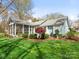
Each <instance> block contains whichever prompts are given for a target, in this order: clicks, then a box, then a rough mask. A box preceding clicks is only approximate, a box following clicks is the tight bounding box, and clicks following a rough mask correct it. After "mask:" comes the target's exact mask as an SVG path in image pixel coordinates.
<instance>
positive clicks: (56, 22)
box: [11, 17, 67, 26]
mask: <svg viewBox="0 0 79 59" xmlns="http://www.w3.org/2000/svg"><path fill="white" fill-rule="evenodd" d="M11 20H12V21H13V22H14V23H16V24H22V25H23V24H24V25H30V26H52V25H62V24H63V23H64V20H67V17H62V18H58V19H51V20H41V21H38V22H28V21H24V20H20V19H16V18H14V17H11Z"/></svg>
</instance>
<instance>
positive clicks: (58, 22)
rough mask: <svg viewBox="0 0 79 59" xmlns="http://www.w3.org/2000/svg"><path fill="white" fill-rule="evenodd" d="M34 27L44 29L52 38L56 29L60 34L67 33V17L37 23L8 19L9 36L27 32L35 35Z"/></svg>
mask: <svg viewBox="0 0 79 59" xmlns="http://www.w3.org/2000/svg"><path fill="white" fill-rule="evenodd" d="M36 27H44V28H45V29H46V33H47V34H49V35H50V36H52V35H53V34H55V30H56V29H58V30H59V32H60V34H63V35H64V34H66V33H67V32H68V31H69V23H68V17H66V16H65V17H62V18H58V19H49V20H40V21H37V22H32V21H31V20H29V21H23V20H19V19H15V18H14V17H13V18H12V17H10V18H9V34H10V35H12V36H17V35H18V34H21V33H25V32H28V33H29V35H30V34H34V33H35V28H36Z"/></svg>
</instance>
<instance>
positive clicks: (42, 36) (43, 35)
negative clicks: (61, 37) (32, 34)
mask: <svg viewBox="0 0 79 59" xmlns="http://www.w3.org/2000/svg"><path fill="white" fill-rule="evenodd" d="M48 38H49V35H48V34H45V33H43V34H42V35H41V39H48Z"/></svg>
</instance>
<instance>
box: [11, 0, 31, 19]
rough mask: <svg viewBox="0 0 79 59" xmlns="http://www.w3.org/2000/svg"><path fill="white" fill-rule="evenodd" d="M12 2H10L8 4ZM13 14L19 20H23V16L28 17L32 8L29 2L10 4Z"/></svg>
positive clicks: (25, 0)
mask: <svg viewBox="0 0 79 59" xmlns="http://www.w3.org/2000/svg"><path fill="white" fill-rule="evenodd" d="M11 1H13V0H10V2H11ZM12 7H13V9H14V12H15V13H16V14H17V15H18V17H19V18H20V19H21V20H24V19H25V15H29V13H30V12H29V11H30V10H31V8H32V1H31V0H15V1H14V3H13V4H12ZM12 7H11V8H12Z"/></svg>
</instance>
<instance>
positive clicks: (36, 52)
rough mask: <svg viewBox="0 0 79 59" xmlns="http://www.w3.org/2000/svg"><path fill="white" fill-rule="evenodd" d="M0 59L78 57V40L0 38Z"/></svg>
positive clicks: (78, 58)
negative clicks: (33, 40)
mask: <svg viewBox="0 0 79 59" xmlns="http://www.w3.org/2000/svg"><path fill="white" fill-rule="evenodd" d="M0 59H79V42H74V41H64V40H47V41H43V42H32V41H31V40H23V39H11V40H7V38H0Z"/></svg>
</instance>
